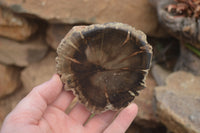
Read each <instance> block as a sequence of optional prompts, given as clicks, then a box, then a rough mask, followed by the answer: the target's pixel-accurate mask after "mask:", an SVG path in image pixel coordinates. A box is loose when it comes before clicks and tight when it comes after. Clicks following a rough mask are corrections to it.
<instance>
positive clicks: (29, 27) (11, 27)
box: [0, 6, 37, 41]
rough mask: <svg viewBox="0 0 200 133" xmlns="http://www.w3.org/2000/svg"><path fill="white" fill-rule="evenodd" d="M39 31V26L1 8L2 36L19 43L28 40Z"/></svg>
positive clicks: (0, 34)
mask: <svg viewBox="0 0 200 133" xmlns="http://www.w3.org/2000/svg"><path fill="white" fill-rule="evenodd" d="M36 30H37V25H36V24H35V23H33V22H29V21H28V20H26V19H25V18H23V17H21V16H20V15H17V14H15V13H13V12H11V11H10V10H8V9H6V8H3V7H1V6H0V36H3V37H7V38H11V39H14V40H18V41H24V40H27V39H28V38H29V37H30V36H31V35H32V34H34V33H35V31H36Z"/></svg>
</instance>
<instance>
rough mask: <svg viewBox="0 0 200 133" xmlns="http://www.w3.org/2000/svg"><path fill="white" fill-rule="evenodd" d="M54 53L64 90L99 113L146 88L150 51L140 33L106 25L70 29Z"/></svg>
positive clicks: (126, 101)
mask: <svg viewBox="0 0 200 133" xmlns="http://www.w3.org/2000/svg"><path fill="white" fill-rule="evenodd" d="M57 54H58V57H57V58H56V62H57V66H56V67H57V72H58V74H60V75H61V80H62V82H63V83H64V88H65V89H66V90H72V91H73V92H74V93H75V95H77V96H78V98H79V100H80V102H81V103H83V104H85V106H86V107H87V108H88V109H89V110H90V111H91V112H94V113H99V112H102V111H105V110H119V109H121V108H123V107H126V106H127V105H128V104H129V103H131V102H132V101H133V99H134V97H135V96H136V95H138V92H137V91H138V90H141V89H143V88H145V77H146V74H147V72H148V70H149V67H150V63H151V58H152V48H151V46H150V45H149V44H148V43H147V41H146V36H145V34H144V33H142V32H141V31H138V30H135V29H134V28H132V27H131V26H128V25H125V24H122V23H107V24H102V25H100V24H94V25H90V26H76V27H74V28H72V30H71V31H70V32H69V33H68V34H67V35H66V36H65V38H64V39H63V40H62V41H61V43H60V45H59V47H58V49H57Z"/></svg>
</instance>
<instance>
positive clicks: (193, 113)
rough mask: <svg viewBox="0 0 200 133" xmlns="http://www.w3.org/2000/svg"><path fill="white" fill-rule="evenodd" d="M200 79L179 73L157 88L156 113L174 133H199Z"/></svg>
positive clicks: (169, 77) (171, 75)
mask: <svg viewBox="0 0 200 133" xmlns="http://www.w3.org/2000/svg"><path fill="white" fill-rule="evenodd" d="M199 81H200V77H197V76H194V75H192V74H191V73H187V72H183V71H179V72H175V73H173V74H170V75H169V76H168V78H167V80H166V84H167V85H166V86H161V87H157V88H156V89H155V90H156V99H157V113H158V116H159V118H160V120H161V121H162V122H163V123H164V124H165V125H166V126H167V127H168V128H169V129H170V130H171V131H173V132H174V133H199V132H200V126H199V125H200V113H199V112H200V91H199V86H200V82H199Z"/></svg>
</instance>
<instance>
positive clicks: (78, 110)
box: [69, 103, 91, 124]
mask: <svg viewBox="0 0 200 133" xmlns="http://www.w3.org/2000/svg"><path fill="white" fill-rule="evenodd" d="M90 114H91V113H90V112H89V111H88V110H87V109H86V107H85V106H84V105H82V104H80V103H78V104H76V106H75V107H74V108H73V109H72V110H71V112H70V113H69V116H70V117H71V118H73V119H74V120H76V121H77V122H79V123H80V124H84V123H85V121H86V120H87V119H88V118H89V116H90Z"/></svg>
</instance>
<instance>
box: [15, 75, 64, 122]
mask: <svg viewBox="0 0 200 133" xmlns="http://www.w3.org/2000/svg"><path fill="white" fill-rule="evenodd" d="M61 90H62V82H61V81H60V77H59V76H58V75H57V74H55V75H54V76H53V77H52V78H51V79H50V80H49V81H47V82H45V83H43V84H41V85H39V86H37V87H35V88H33V90H32V91H31V92H30V93H29V94H28V95H27V96H26V97H25V98H24V99H22V100H21V101H20V103H19V104H18V105H17V106H16V108H15V109H14V111H13V113H12V114H13V116H15V113H16V114H18V115H16V116H18V117H19V118H16V119H23V118H26V119H24V120H22V121H26V122H33V123H34V122H36V123H37V121H38V120H39V119H40V118H41V116H42V115H43V112H44V111H45V110H46V108H47V104H49V103H51V102H53V101H54V100H55V99H56V98H57V96H58V95H59V94H60V92H61ZM30 116H31V117H30Z"/></svg>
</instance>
